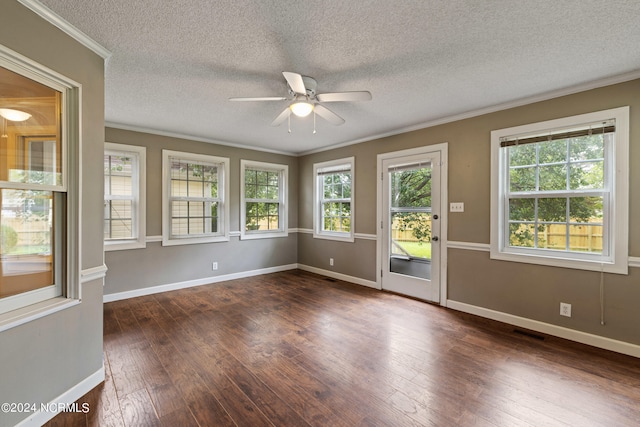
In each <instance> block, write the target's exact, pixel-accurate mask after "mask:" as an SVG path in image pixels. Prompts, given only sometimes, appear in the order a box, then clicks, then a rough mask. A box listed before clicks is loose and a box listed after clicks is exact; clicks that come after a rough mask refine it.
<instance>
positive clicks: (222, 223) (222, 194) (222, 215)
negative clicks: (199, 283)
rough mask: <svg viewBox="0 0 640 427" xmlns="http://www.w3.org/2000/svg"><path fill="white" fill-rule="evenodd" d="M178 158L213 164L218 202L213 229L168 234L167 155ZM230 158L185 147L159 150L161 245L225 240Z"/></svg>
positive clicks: (169, 218) (169, 178) (169, 190)
mask: <svg viewBox="0 0 640 427" xmlns="http://www.w3.org/2000/svg"><path fill="white" fill-rule="evenodd" d="M173 157H175V158H177V159H179V160H180V161H186V162H195V163H199V164H206V165H211V166H214V165H215V166H216V171H217V183H218V196H217V198H218V199H219V204H221V205H222V208H220V207H219V208H218V227H219V229H221V231H220V230H218V231H217V232H216V233H206V234H203V235H200V236H193V237H188V236H187V237H172V236H171V212H170V206H169V203H170V200H171V163H170V159H171V158H173ZM229 163H230V160H229V158H228V157H217V156H211V155H208V154H200V153H192V152H186V151H173V150H164V149H163V150H162V245H163V246H177V245H189V244H199V243H214V242H228V241H229V226H230V224H231V217H230V215H229V212H230V208H229V206H230V204H231V203H230V200H231V198H230V192H229V188H230V182H231V174H230V166H229Z"/></svg>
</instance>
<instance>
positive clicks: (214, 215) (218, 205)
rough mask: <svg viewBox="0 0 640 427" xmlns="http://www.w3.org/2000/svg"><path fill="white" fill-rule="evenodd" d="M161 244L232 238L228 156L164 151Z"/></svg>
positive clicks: (217, 240) (216, 240)
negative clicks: (228, 223) (229, 218)
mask: <svg viewBox="0 0 640 427" xmlns="http://www.w3.org/2000/svg"><path fill="white" fill-rule="evenodd" d="M162 156H163V159H162V168H163V177H164V178H163V205H162V208H163V210H162V212H163V222H162V244H163V245H182V244H190V243H206V242H220V241H228V240H229V230H228V226H227V223H226V221H227V218H228V217H229V207H228V204H227V202H226V197H227V196H226V195H227V194H228V192H229V184H228V182H227V176H229V159H228V158H222V157H214V156H206V155H202V154H191V153H182V152H176V151H169V150H162Z"/></svg>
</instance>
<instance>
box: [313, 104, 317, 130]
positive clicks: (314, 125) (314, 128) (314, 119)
mask: <svg viewBox="0 0 640 427" xmlns="http://www.w3.org/2000/svg"><path fill="white" fill-rule="evenodd" d="M313 134H314V135H315V134H316V110H315V108H314V109H313Z"/></svg>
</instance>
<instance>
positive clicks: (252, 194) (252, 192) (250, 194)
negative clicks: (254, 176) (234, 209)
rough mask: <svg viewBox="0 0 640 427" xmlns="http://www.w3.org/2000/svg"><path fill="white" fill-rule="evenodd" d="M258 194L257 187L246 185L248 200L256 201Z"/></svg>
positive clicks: (245, 190) (245, 193)
mask: <svg viewBox="0 0 640 427" xmlns="http://www.w3.org/2000/svg"><path fill="white" fill-rule="evenodd" d="M257 193H258V192H257V189H256V186H255V185H245V188H244V196H245V197H246V198H247V199H255V198H256V194H257Z"/></svg>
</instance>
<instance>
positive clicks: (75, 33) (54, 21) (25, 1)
mask: <svg viewBox="0 0 640 427" xmlns="http://www.w3.org/2000/svg"><path fill="white" fill-rule="evenodd" d="M18 2H19V3H22V5H23V6H25V7H26V8H28V9H30V10H31V11H32V12H34V13H35V14H36V15H38V16H40V17H41V18H42V19H44V20H45V21H47V22H48V23H50V24H51V25H53V26H54V27H57V28H59V29H60V30H62V32H63V33H65V34H67V35H68V36H70V37H71V38H73V39H74V40H75V41H77V42H78V43H80V44H81V45H83V46H84V47H86V48H88V49H90V50H91V51H92V52H93V53H95V54H96V55H98V56H100V57H102V58H103V59H108V58H109V57H110V56H111V52H110V51H109V50H108V49H107V48H105V47H103V46H102V45H101V44H99V43H98V42H96V41H95V40H93V39H92V38H91V37H89V36H88V35H86V34H85V33H83V32H82V31H80V30H79V29H77V28H76V27H74V26H73V25H71V24H70V23H69V22H67V21H66V20H65V19H64V18H62V17H61V16H60V15H58V14H56V13H55V12H54V11H52V10H51V9H49V8H48V7H46V6H45V5H43V4H42V3H40V2H39V1H36V0H18Z"/></svg>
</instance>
